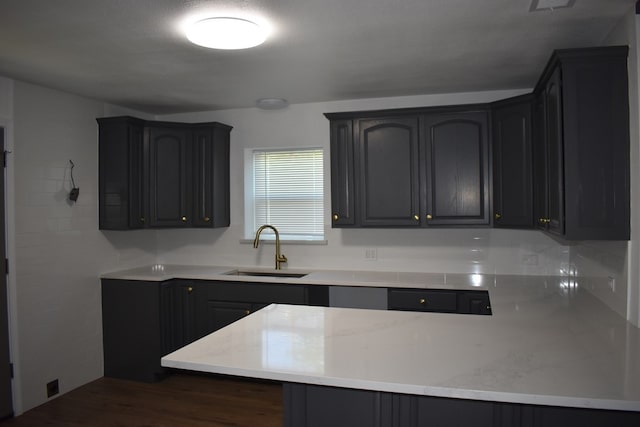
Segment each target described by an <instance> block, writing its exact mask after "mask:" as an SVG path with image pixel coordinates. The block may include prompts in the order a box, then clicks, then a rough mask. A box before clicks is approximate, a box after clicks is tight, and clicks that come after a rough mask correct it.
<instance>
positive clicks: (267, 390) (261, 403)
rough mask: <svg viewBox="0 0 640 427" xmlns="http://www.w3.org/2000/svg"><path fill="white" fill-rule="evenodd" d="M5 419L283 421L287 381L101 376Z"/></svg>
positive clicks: (171, 424) (183, 425) (188, 423)
mask: <svg viewBox="0 0 640 427" xmlns="http://www.w3.org/2000/svg"><path fill="white" fill-rule="evenodd" d="M0 425H1V426H2V427H4V426H5V425H6V426H7V427H9V426H11V427H26V426H109V427H115V426H123V427H124V426H126V427H129V426H167V427H175V426H180V427H199V426H260V427H270V426H274V427H275V426H278V427H280V426H282V386H281V385H280V384H275V383H268V382H254V381H245V380H239V379H235V378H227V377H218V376H201V375H188V374H173V375H171V376H169V377H168V378H166V379H165V380H163V381H160V382H158V383H153V384H147V383H138V382H133V381H124V380H117V379H113V378H101V379H99V380H96V381H94V382H91V383H89V384H87V385H84V386H82V387H80V388H78V389H75V390H73V391H71V392H69V393H66V394H64V395H62V396H60V397H59V398H57V399H52V400H50V401H49V402H47V403H45V404H44V405H41V406H38V407H37V408H34V409H32V410H30V411H27V412H25V413H24V414H23V415H21V416H19V417H16V418H13V419H11V420H7V421H4V422H2V423H0Z"/></svg>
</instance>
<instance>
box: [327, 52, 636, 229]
mask: <svg viewBox="0 0 640 427" xmlns="http://www.w3.org/2000/svg"><path fill="white" fill-rule="evenodd" d="M627 50H628V49H627V47H602V48H588V49H568V50H560V51H556V52H554V54H553V55H552V57H551V59H550V61H549V63H548V64H547V66H546V68H545V70H544V72H543V74H542V77H541V78H540V81H539V82H538V84H537V85H536V88H535V90H534V92H533V93H532V94H527V95H523V96H519V97H515V98H512V99H507V100H502V101H497V102H494V103H492V104H477V105H462V106H449V107H429V108H426V107H425V108H410V109H403V110H383V111H363V112H349V113H328V114H325V116H326V117H327V118H328V119H329V120H330V122H331V125H330V126H331V193H332V196H331V201H332V226H333V227H395V226H403V227H416V226H422V227H432V226H490V225H493V226H494V227H511V228H532V227H534V226H536V227H538V228H541V229H543V230H544V231H546V232H549V233H552V234H554V235H556V236H559V237H561V238H563V239H566V240H627V239H629V203H630V196H629V158H630V156H629V111H628V110H629V106H628V89H627ZM491 190H493V191H491ZM491 196H492V197H491Z"/></svg>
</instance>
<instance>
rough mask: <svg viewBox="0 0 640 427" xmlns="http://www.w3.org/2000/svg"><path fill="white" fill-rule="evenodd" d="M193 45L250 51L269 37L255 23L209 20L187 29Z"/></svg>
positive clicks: (233, 19) (237, 19)
mask: <svg viewBox="0 0 640 427" xmlns="http://www.w3.org/2000/svg"><path fill="white" fill-rule="evenodd" d="M187 38H188V39H189V41H190V42H191V43H194V44H197V45H198V46H204V47H208V48H211V49H229V50H231V49H248V48H250V47H254V46H258V45H259V44H262V43H263V42H264V41H265V40H266V38H267V36H266V31H264V30H263V29H262V28H261V27H260V26H259V25H258V24H256V23H255V22H252V21H249V20H246V19H242V18H231V17H219V18H207V19H202V20H200V21H197V22H194V23H193V24H191V25H190V26H189V28H188V29H187Z"/></svg>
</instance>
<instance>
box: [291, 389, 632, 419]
mask: <svg viewBox="0 0 640 427" xmlns="http://www.w3.org/2000/svg"><path fill="white" fill-rule="evenodd" d="M283 403H284V414H283V416H284V423H283V424H284V426H285V427H316V426H317V427H322V426H334V427H343V426H344V427H347V426H349V427H351V426H354V425H358V426H376V427H418V426H438V427H449V426H451V427H458V426H487V427H564V426H586V427H600V426H614V425H615V426H620V427H627V426H628V427H631V426H637V425H638V424H639V423H640V413H639V412H628V411H612V410H599V409H584V408H565V407H552V406H542V405H530V404H519V403H503V402H489V401H482V400H468V399H455V398H444V397H432V396H419V395H407V394H400V393H388V392H380V391H371V390H358V389H348V388H339V387H327V386H318V385H309V384H295V383H284V384H283Z"/></svg>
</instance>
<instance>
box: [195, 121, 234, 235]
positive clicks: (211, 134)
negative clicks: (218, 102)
mask: <svg viewBox="0 0 640 427" xmlns="http://www.w3.org/2000/svg"><path fill="white" fill-rule="evenodd" d="M229 219H230V218H229V129H227V128H226V127H224V128H223V127H216V126H207V127H197V128H196V129H194V131H193V213H192V218H191V224H192V225H193V226H194V227H228V226H229Z"/></svg>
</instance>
